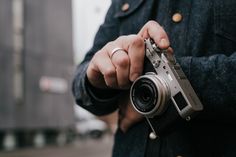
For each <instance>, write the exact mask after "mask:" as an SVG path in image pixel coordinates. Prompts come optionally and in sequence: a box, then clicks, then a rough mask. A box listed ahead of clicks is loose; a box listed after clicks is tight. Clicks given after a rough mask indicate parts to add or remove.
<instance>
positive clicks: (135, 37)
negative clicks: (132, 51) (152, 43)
mask: <svg viewBox="0 0 236 157" xmlns="http://www.w3.org/2000/svg"><path fill="white" fill-rule="evenodd" d="M131 44H133V45H136V46H138V47H141V46H143V45H144V41H143V39H142V37H141V36H139V35H132V43H131Z"/></svg>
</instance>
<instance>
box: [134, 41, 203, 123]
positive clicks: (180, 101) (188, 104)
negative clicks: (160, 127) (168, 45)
mask: <svg viewBox="0 0 236 157" xmlns="http://www.w3.org/2000/svg"><path fill="white" fill-rule="evenodd" d="M144 42H145V46H146V47H145V54H146V58H145V60H148V62H149V63H151V64H150V65H151V67H152V68H153V70H152V71H148V72H146V73H145V74H144V75H142V76H140V77H138V78H137V79H136V80H135V81H134V82H133V84H132V86H131V89H130V100H131V103H132V105H133V107H134V109H135V110H136V111H137V112H139V113H141V114H142V115H144V116H145V117H147V118H153V117H154V116H159V115H161V114H162V113H163V112H164V111H165V110H166V108H167V106H168V102H169V101H170V100H171V101H172V102H173V104H174V106H175V108H176V110H177V111H178V114H179V115H180V116H181V117H182V118H184V119H186V120H190V118H191V117H192V116H193V115H194V113H195V112H198V111H201V110H202V109H203V105H202V103H201V101H200V100H199V98H198V96H197V94H196V93H195V91H194V90H193V88H192V86H191V84H190V82H189V80H188V79H187V77H186V76H185V74H184V72H183V71H182V69H181V67H180V65H179V64H178V63H177V61H176V59H175V57H174V55H173V54H172V53H170V52H168V51H167V50H161V49H159V48H158V46H157V45H156V44H155V43H154V41H153V40H152V39H151V38H149V39H146V40H145V41H144Z"/></svg>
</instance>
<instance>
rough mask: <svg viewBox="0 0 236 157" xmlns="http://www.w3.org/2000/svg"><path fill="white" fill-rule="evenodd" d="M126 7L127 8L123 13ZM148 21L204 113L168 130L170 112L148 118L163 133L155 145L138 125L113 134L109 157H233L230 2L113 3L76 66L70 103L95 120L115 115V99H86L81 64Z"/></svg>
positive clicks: (235, 75)
mask: <svg viewBox="0 0 236 157" xmlns="http://www.w3.org/2000/svg"><path fill="white" fill-rule="evenodd" d="M125 3H128V4H129V8H128V10H127V11H122V9H121V8H122V5H123V4H125ZM176 12H178V13H180V14H181V15H182V16H183V19H182V21H180V22H178V23H175V22H173V21H172V16H173V14H174V13H176ZM149 20H156V21H157V22H158V23H160V24H161V25H162V26H163V28H164V29H165V31H166V32H167V34H168V36H169V39H170V43H171V46H172V48H173V49H174V53H175V55H176V58H177V60H178V62H179V63H180V65H181V67H182V69H183V70H184V72H185V74H186V75H187V77H188V79H189V81H190V82H191V84H192V86H193V88H194V89H195V91H196V93H197V94H198V96H199V98H200V99H201V101H202V103H203V105H204V110H203V111H202V112H201V113H200V114H199V115H197V117H195V119H193V120H192V121H190V122H183V121H182V120H180V119H178V118H176V120H171V122H172V123H171V126H172V127H170V128H169V127H167V126H169V125H166V124H165V123H166V119H171V118H170V117H173V115H174V113H173V112H174V111H173V110H172V107H169V109H168V110H169V111H168V110H167V112H166V113H165V116H163V118H158V119H154V125H155V128H156V129H157V132H163V134H161V136H160V137H159V139H157V140H154V141H150V140H148V131H149V127H148V126H147V124H146V123H145V122H144V121H143V122H140V123H139V124H137V125H135V126H134V127H132V128H131V129H130V130H129V131H128V132H127V133H125V134H124V133H122V132H121V131H120V130H118V131H117V134H116V137H115V145H114V150H113V156H114V157H143V156H145V154H146V156H148V157H152V156H165V157H173V156H177V155H182V156H187V157H195V156H196V157H198V156H199V157H205V156H206V157H209V156H225V157H231V156H232V157H233V156H236V129H234V126H235V125H236V1H235V0H175V1H174V0H113V1H112V5H111V7H110V9H109V11H108V13H107V16H106V19H105V22H104V23H103V24H102V25H101V27H100V28H99V31H98V32H97V35H96V37H95V40H94V45H93V47H92V48H91V50H90V51H89V52H88V53H87V55H86V57H85V59H84V60H83V62H82V63H81V64H80V65H79V66H78V69H77V72H76V75H75V79H74V83H73V93H74V96H75V100H76V102H77V104H78V105H80V106H82V107H84V108H86V109H87V110H89V111H91V112H92V113H94V114H97V115H102V114H107V113H110V112H112V111H114V110H115V109H117V106H116V105H114V104H115V102H116V100H117V99H118V98H119V94H117V96H114V97H109V96H108V97H106V96H104V97H97V96H96V95H94V94H93V92H91V88H93V87H91V86H89V85H88V83H86V82H87V81H86V69H87V66H88V63H89V61H90V60H91V58H92V57H93V55H94V53H96V52H97V51H98V50H99V49H101V48H102V47H103V46H104V45H105V44H106V43H107V42H109V41H112V40H114V39H116V38H117V37H119V36H121V35H128V34H135V33H137V32H138V31H139V30H140V29H141V28H142V26H143V25H144V24H145V23H146V22H147V21H149ZM92 90H94V89H92ZM117 93H119V92H117ZM170 106H173V105H170ZM173 122H174V123H173ZM167 123H168V122H167ZM160 126H162V127H160ZM167 128H168V129H167Z"/></svg>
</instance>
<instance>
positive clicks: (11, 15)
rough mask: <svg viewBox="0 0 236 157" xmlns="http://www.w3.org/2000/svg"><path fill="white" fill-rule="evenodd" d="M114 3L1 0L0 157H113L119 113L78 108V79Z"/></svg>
mask: <svg viewBox="0 0 236 157" xmlns="http://www.w3.org/2000/svg"><path fill="white" fill-rule="evenodd" d="M110 3H111V1H110V0H0V157H37V156H44V157H47V156H48V157H49V156H50V157H54V156H57V157H63V156H65V157H82V156H86V157H95V156H96V157H109V156H111V151H112V144H113V133H114V131H115V129H116V118H114V117H115V115H116V113H114V114H113V115H109V116H108V117H99V118H98V117H95V116H94V115H92V114H90V113H89V112H87V111H85V110H83V109H82V108H80V107H78V106H77V105H76V104H75V102H74V99H73V96H72V93H71V83H72V79H73V75H74V72H75V69H76V65H78V64H79V63H80V62H81V60H82V59H83V57H84V55H85V53H86V52H87V51H88V50H89V48H91V46H92V43H93V38H94V36H95V33H96V31H97V30H98V27H99V25H100V24H101V23H102V22H103V21H104V16H105V14H106V12H107V9H108V7H109V5H110Z"/></svg>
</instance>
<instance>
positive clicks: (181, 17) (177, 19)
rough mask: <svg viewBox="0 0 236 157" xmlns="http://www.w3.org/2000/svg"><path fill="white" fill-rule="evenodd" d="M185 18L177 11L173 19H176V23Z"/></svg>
mask: <svg viewBox="0 0 236 157" xmlns="http://www.w3.org/2000/svg"><path fill="white" fill-rule="evenodd" d="M182 19H183V16H182V15H181V14H180V13H175V14H174V15H173V16H172V21H174V22H175V23H178V22H180V21H181V20H182Z"/></svg>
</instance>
